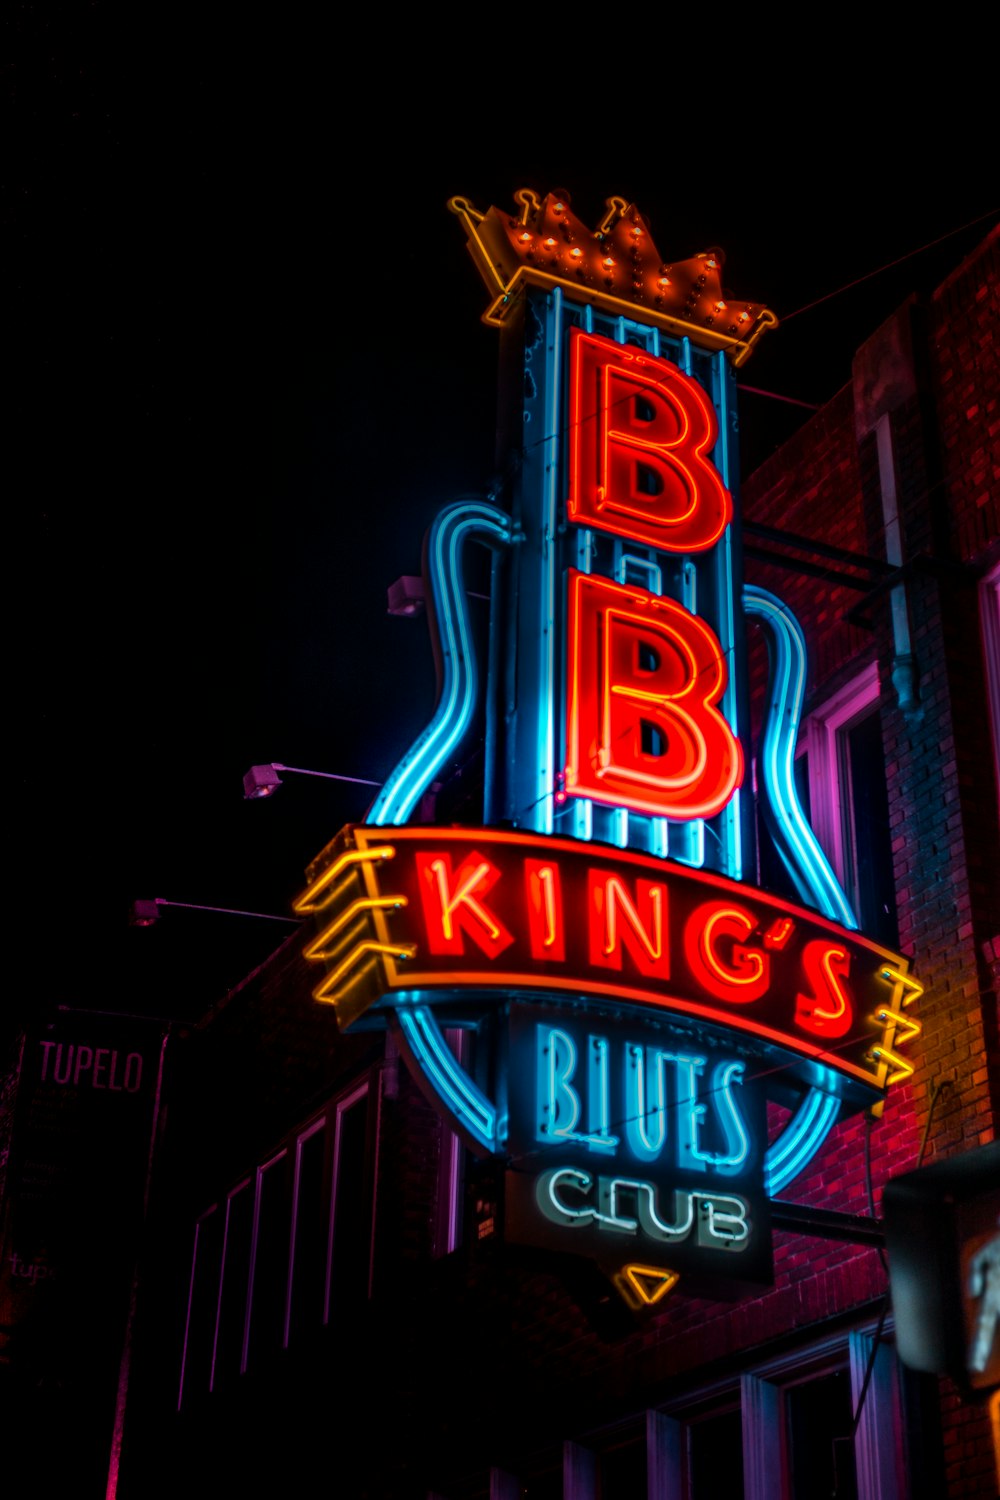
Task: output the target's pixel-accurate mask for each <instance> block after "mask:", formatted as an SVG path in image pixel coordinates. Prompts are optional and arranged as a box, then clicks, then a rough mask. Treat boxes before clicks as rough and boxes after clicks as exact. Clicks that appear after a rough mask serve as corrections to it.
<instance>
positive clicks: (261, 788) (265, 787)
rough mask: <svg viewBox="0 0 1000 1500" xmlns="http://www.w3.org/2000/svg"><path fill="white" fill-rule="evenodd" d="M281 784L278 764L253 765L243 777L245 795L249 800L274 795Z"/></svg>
mask: <svg viewBox="0 0 1000 1500" xmlns="http://www.w3.org/2000/svg"><path fill="white" fill-rule="evenodd" d="M280 785H281V777H280V776H279V775H278V771H277V767H276V766H251V767H250V769H249V771H248V772H247V773H246V775H245V776H244V778H243V796H244V797H245V798H246V800H247V801H248V802H249V801H251V800H253V799H255V798H257V797H273V796H274V794H275V792H276V791H277V790H278V787H279V786H280Z"/></svg>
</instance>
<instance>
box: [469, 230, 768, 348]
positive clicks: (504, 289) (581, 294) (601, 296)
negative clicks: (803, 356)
mask: <svg viewBox="0 0 1000 1500" xmlns="http://www.w3.org/2000/svg"><path fill="white" fill-rule="evenodd" d="M475 238H476V240H477V242H478V244H479V245H480V250H481V255H480V256H477V257H476V259H477V262H479V261H480V260H481V261H482V263H485V264H487V265H488V266H489V270H490V275H491V279H492V280H493V281H494V282H496V283H497V285H498V286H500V287H501V292H500V295H499V296H498V297H495V298H494V299H493V301H492V302H491V303H490V305H489V307H488V308H487V310H486V312H485V313H484V314H483V322H484V323H488V324H489V325H490V327H491V328H502V327H503V325H504V323H505V322H506V320H507V318H508V317H509V316H510V313H511V312H512V310H513V307H512V304H513V302H514V298H515V294H516V293H517V292H519V291H520V289H521V284H522V283H526V284H527V285H528V286H539V287H542V288H543V289H545V290H551V289H553V288H555V287H557V286H559V287H562V288H563V290H564V291H565V292H566V293H567V294H568V296H569V297H570V298H571V299H572V300H573V301H574V302H586V303H589V304H591V305H592V306H594V307H599V308H601V310H602V311H604V312H610V313H614V315H615V316H616V317H627V318H629V319H630V320H631V321H632V322H641V323H648V324H650V325H652V326H653V327H656V328H662V329H663V330H664V331H665V332H666V333H674V334H679V335H681V336H682V337H686V338H689V339H690V340H691V342H692V343H693V344H700V345H701V346H702V347H703V348H707V349H715V350H718V349H721V350H724V351H725V353H727V354H729V355H730V357H731V359H732V362H733V364H734V365H735V366H736V367H737V369H738V368H739V366H740V365H742V364H744V363H745V361H746V360H747V359H748V358H749V356H750V354H751V353H752V352H753V346H754V344H755V343H756V342H757V340H758V339H759V338H760V336H761V334H762V333H763V332H764V330H765V329H766V328H776V327H777V326H778V319H777V318H776V317H775V315H774V313H772V312H771V310H770V308H767V307H765V308H763V309H762V311H761V312H760V313H759V315H758V318H757V324H756V326H755V328H754V329H753V331H752V332H751V334H750V336H749V338H746V339H740V338H737V337H736V336H735V334H731V333H717V332H716V330H715V329H714V328H703V327H701V325H699V324H698V323H688V322H686V321H685V320H684V319H683V318H677V317H673V316H671V314H670V313H663V312H657V311H655V310H654V309H653V308H651V307H647V306H646V305H645V303H642V302H627V301H626V300H625V298H624V297H615V296H613V295H612V294H611V293H610V292H602V291H599V290H598V289H597V288H596V287H591V286H581V285H580V283H579V282H576V281H570V280H569V278H568V277H564V276H554V275H553V274H552V272H551V271H540V270H539V269H538V267H537V266H518V268H517V270H516V271H515V272H514V274H513V276H512V277H511V279H510V281H508V282H507V283H506V284H505V283H504V282H503V281H502V280H501V278H500V277H499V276H498V275H497V272H496V267H495V266H494V265H493V262H492V261H490V260H489V258H488V256H487V255H486V252H485V250H484V249H483V248H482V242H481V241H480V240H479V236H478V235H476V236H475ZM734 350H735V351H737V352H736V353H733V351H734Z"/></svg>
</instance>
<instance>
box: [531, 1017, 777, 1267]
mask: <svg viewBox="0 0 1000 1500" xmlns="http://www.w3.org/2000/svg"><path fill="white" fill-rule="evenodd" d="M694 1041H695V1038H694V1033H693V1032H691V1031H690V1030H685V1029H684V1028H683V1027H680V1026H677V1025H674V1024H672V1023H667V1024H656V1023H652V1024H651V1023H650V1021H649V1020H648V1019H644V1018H642V1017H641V1016H640V1015H638V1014H633V1015H629V1016H626V1015H623V1014H608V1013H606V1012H605V1011H604V1010H603V1009H601V1010H598V1009H592V1010H589V1011H586V1012H583V1013H581V1012H574V1013H570V1014H567V1013H566V1012H565V1010H563V1009H560V1008H558V1007H557V1006H552V1005H548V1004H540V1003H537V1002H534V1001H532V1002H530V1003H525V1002H518V1003H516V1004H514V1005H513V1006H512V1007H511V1013H510V1022H509V1030H508V1040H507V1048H508V1059H509V1063H508V1070H507V1077H508V1085H507V1086H508V1099H507V1104H508V1109H509V1116H510V1122H511V1126H510V1135H509V1138H508V1141H507V1150H508V1155H509V1160H510V1162H511V1167H510V1170H509V1172H508V1174H507V1194H506V1217H507V1221H508V1224H510V1225H513V1226H514V1228H515V1231H516V1234H517V1237H518V1239H519V1240H521V1241H524V1242H526V1243H529V1244H535V1245H538V1246H539V1247H541V1248H549V1249H557V1248H559V1247H560V1246H561V1245H562V1244H563V1241H564V1239H565V1237H566V1236H567V1235H568V1236H569V1239H570V1243H571V1244H572V1245H573V1246H574V1247H575V1248H576V1250H577V1252H580V1251H581V1250H582V1249H583V1248H584V1247H586V1253H588V1254H590V1255H592V1256H593V1257H594V1259H596V1260H598V1261H600V1262H601V1263H603V1264H605V1265H606V1267H607V1270H608V1273H609V1275H612V1276H614V1275H615V1274H616V1272H619V1271H620V1270H621V1268H622V1260H623V1257H626V1258H627V1259H628V1262H629V1263H630V1264H632V1263H639V1264H642V1265H645V1266H646V1267H647V1268H649V1267H652V1266H655V1264H656V1259H657V1257H658V1256H663V1255H664V1254H666V1255H668V1256H669V1257H670V1269H671V1270H672V1271H673V1272H674V1273H679V1272H680V1271H684V1272H685V1274H687V1273H688V1272H689V1271H690V1270H691V1269H692V1268H695V1267H700V1268H701V1270H702V1271H704V1270H705V1269H706V1267H714V1269H715V1272H716V1274H717V1275H722V1276H724V1277H725V1278H726V1279H727V1280H729V1281H735V1282H738V1283H741V1284H743V1285H746V1286H749V1285H751V1284H760V1283H761V1282H766V1281H767V1280H769V1279H770V1274H771V1251H770V1235H769V1217H768V1207H767V1197H766V1195H765V1193H764V1189H763V1158H764V1144H763V1143H764V1141H765V1140H766V1120H765V1111H764V1106H765V1093H764V1088H763V1085H762V1081H761V1079H760V1078H758V1077H757V1076H755V1075H756V1074H757V1073H758V1072H762V1071H763V1069H762V1067H761V1059H760V1054H758V1055H757V1057H756V1058H755V1057H754V1056H753V1054H752V1052H750V1051H749V1050H747V1049H744V1050H743V1052H742V1053H741V1055H738V1056H737V1055H734V1050H733V1047H732V1045H731V1044H728V1045H727V1043H726V1042H725V1040H724V1039H723V1038H722V1035H721V1033H720V1034H718V1035H716V1036H713V1037H711V1038H709V1037H707V1036H706V1034H705V1033H702V1035H701V1037H700V1039H699V1045H698V1046H696V1045H694ZM636 1290H638V1288H636Z"/></svg>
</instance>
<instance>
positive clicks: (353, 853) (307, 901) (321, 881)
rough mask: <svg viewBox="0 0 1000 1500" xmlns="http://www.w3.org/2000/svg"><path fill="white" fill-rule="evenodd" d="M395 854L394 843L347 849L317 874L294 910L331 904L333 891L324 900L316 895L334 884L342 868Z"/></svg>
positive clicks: (295, 904) (307, 910)
mask: <svg viewBox="0 0 1000 1500" xmlns="http://www.w3.org/2000/svg"><path fill="white" fill-rule="evenodd" d="M395 855H396V850H395V849H394V847H393V846H392V844H380V845H379V846H378V847H377V848H374V849H345V850H344V852H343V854H341V855H338V857H337V858H336V859H335V860H334V862H333V864H332V865H328V866H327V868H326V869H325V870H324V871H323V873H322V875H319V876H317V878H316V879H315V880H314V881H313V883H312V885H310V886H307V888H306V889H305V890H304V891H303V893H302V895H301V896H299V898H298V900H297V901H295V902H293V904H292V910H293V911H298V912H302V913H309V912H314V911H319V910H320V908H321V907H323V906H329V904H330V902H331V901H332V900H333V897H334V893H333V892H332V891H331V892H330V894H329V895H328V896H327V897H326V898H325V900H323V901H317V900H316V897H317V896H318V895H319V893H320V891H325V890H326V888H327V886H330V885H332V884H333V882H334V881H335V880H336V878H337V876H338V875H339V874H340V872H341V871H342V870H346V869H347V868H348V867H349V866H351V865H357V864H371V863H372V862H373V861H374V860H383V859H394V858H395Z"/></svg>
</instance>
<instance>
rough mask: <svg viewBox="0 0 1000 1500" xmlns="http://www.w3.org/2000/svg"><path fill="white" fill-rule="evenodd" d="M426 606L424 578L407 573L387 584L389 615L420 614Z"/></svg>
mask: <svg viewBox="0 0 1000 1500" xmlns="http://www.w3.org/2000/svg"><path fill="white" fill-rule="evenodd" d="M426 607H427V602H426V597H425V595H424V580H423V579H422V578H414V577H411V576H410V575H409V574H406V575H404V576H403V577H402V578H397V579H396V582H395V583H390V585H389V614H390V615H422V614H423V612H424V610H425V609H426Z"/></svg>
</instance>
